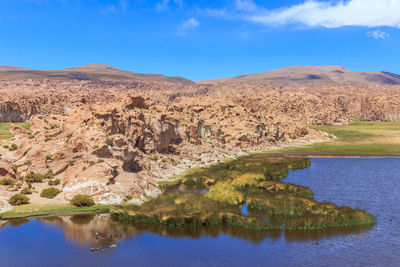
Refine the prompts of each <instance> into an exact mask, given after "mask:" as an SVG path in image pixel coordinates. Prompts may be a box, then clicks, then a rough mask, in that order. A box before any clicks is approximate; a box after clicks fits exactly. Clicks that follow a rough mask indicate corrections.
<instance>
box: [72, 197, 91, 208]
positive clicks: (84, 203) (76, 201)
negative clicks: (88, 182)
mask: <svg viewBox="0 0 400 267" xmlns="http://www.w3.org/2000/svg"><path fill="white" fill-rule="evenodd" d="M71 204H72V205H74V206H76V207H90V206H93V205H94V204H95V203H94V200H93V198H92V197H91V196H89V195H84V194H79V195H76V196H74V197H73V198H72V199H71Z"/></svg>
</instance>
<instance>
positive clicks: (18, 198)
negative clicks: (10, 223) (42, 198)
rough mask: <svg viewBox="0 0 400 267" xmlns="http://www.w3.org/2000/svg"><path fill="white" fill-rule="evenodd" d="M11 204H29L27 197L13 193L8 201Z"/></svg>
mask: <svg viewBox="0 0 400 267" xmlns="http://www.w3.org/2000/svg"><path fill="white" fill-rule="evenodd" d="M8 203H10V204H11V205H13V206H19V205H23V204H29V197H27V196H24V195H22V194H15V195H13V196H12V197H11V198H10V200H9V201H8Z"/></svg>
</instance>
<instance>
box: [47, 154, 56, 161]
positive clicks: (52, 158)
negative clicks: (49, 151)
mask: <svg viewBox="0 0 400 267" xmlns="http://www.w3.org/2000/svg"><path fill="white" fill-rule="evenodd" d="M53 160H54V156H53V155H46V162H52V161H53Z"/></svg>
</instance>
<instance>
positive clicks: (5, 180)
mask: <svg viewBox="0 0 400 267" xmlns="http://www.w3.org/2000/svg"><path fill="white" fill-rule="evenodd" d="M13 184H14V180H13V179H11V178H3V179H1V180H0V185H13Z"/></svg>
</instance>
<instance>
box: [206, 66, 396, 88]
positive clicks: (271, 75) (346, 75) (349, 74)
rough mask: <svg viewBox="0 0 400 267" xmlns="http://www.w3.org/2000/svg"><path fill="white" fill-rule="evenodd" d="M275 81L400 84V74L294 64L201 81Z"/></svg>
mask: <svg viewBox="0 0 400 267" xmlns="http://www.w3.org/2000/svg"><path fill="white" fill-rule="evenodd" d="M239 81H248V82H274V83H278V84H282V85H295V84H333V83H346V84H385V85H400V76H399V75H397V74H393V73H388V72H378V71H362V72H360V71H351V70H349V69H347V68H345V67H342V66H335V65H328V66H294V67H286V68H281V69H276V70H272V71H267V72H261V73H253V74H245V75H239V76H236V77H233V78H222V79H213V80H206V81H201V82H200V83H202V84H210V83H211V84H218V83H222V82H239Z"/></svg>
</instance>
